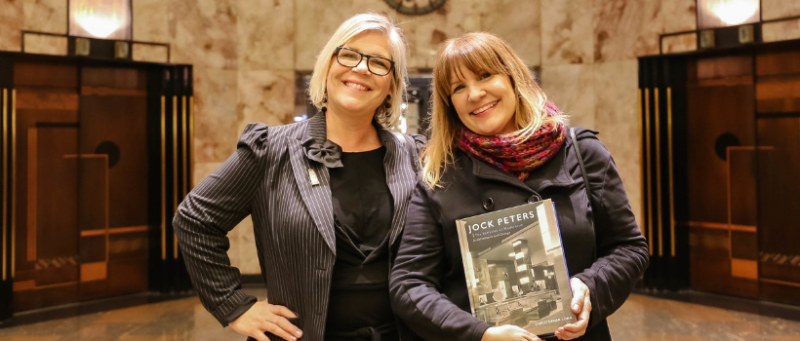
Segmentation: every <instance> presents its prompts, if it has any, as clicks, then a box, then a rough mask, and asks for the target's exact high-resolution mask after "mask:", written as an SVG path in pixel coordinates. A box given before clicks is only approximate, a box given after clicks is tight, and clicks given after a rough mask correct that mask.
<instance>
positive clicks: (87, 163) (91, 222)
mask: <svg viewBox="0 0 800 341" xmlns="http://www.w3.org/2000/svg"><path fill="white" fill-rule="evenodd" d="M78 171H79V176H80V179H79V186H80V193H79V202H80V207H79V209H80V216H79V217H80V229H81V231H89V230H105V229H106V228H107V227H108V226H107V225H108V157H107V156H106V155H104V154H82V155H81V158H80V163H79V169H78Z"/></svg>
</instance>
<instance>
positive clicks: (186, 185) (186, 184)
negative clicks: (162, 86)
mask: <svg viewBox="0 0 800 341" xmlns="http://www.w3.org/2000/svg"><path fill="white" fill-rule="evenodd" d="M181 106H182V107H183V108H182V109H183V122H181V123H182V124H181V126H182V127H183V146H182V147H183V155H182V156H183V197H184V198H185V197H186V194H189V177H188V175H189V171H188V168H186V163H187V160H186V145H187V144H188V142H189V137H188V136H187V135H186V130H187V125H188V124H189V123H188V121H189V120H188V118H189V117H188V116H186V115H187V114H186V96H183V97H182V98H181Z"/></svg>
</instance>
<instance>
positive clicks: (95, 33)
mask: <svg viewBox="0 0 800 341" xmlns="http://www.w3.org/2000/svg"><path fill="white" fill-rule="evenodd" d="M69 35H71V36H78V37H87V38H96V39H116V40H130V39H131V0H70V1H69Z"/></svg>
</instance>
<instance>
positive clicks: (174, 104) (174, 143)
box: [172, 96, 179, 259]
mask: <svg viewBox="0 0 800 341" xmlns="http://www.w3.org/2000/svg"><path fill="white" fill-rule="evenodd" d="M172 165H173V166H172V167H173V170H172V174H173V181H172V188H173V198H175V200H174V202H173V206H174V207H173V209H172V212H173V214H175V212H177V211H178V193H179V192H178V190H179V189H178V187H179V182H178V96H172ZM173 230H174V229H173ZM172 239H173V241H174V243H173V244H175V246H177V245H178V240H177V238H175V233H174V231H173V233H172ZM172 251H173V252H172V253H173V258H175V259H178V248H177V247H173V248H172Z"/></svg>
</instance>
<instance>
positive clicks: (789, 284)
mask: <svg viewBox="0 0 800 341" xmlns="http://www.w3.org/2000/svg"><path fill="white" fill-rule="evenodd" d="M758 280H759V281H761V282H767V283H770V284H779V285H785V286H792V287H798V288H800V283H794V282H787V281H779V280H777V279H769V278H759V279H758Z"/></svg>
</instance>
